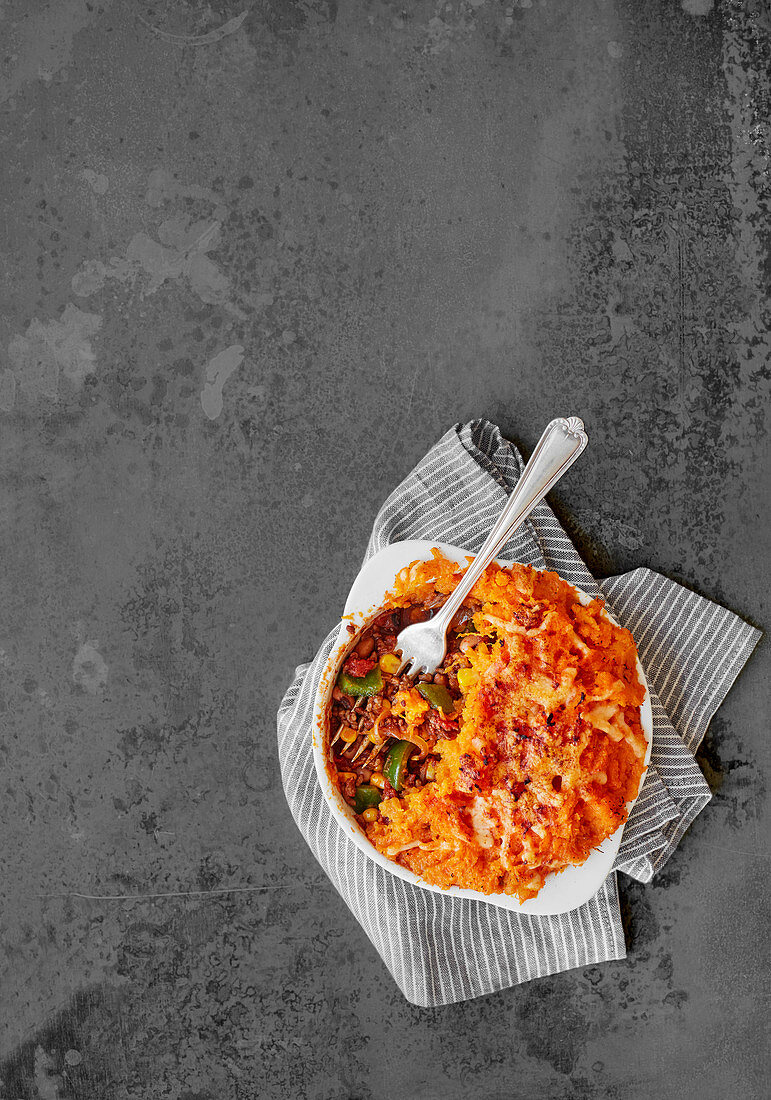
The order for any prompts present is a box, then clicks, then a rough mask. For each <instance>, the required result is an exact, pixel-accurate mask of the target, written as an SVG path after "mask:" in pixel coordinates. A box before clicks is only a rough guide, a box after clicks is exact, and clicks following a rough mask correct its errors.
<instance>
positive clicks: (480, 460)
mask: <svg viewBox="0 0 771 1100" xmlns="http://www.w3.org/2000/svg"><path fill="white" fill-rule="evenodd" d="M523 466H524V464H523V462H522V458H521V456H520V455H519V453H518V451H517V450H516V449H515V448H514V447H513V446H512V445H511V444H510V443H508V442H506V441H505V440H504V439H503V438H502V437H501V434H500V432H499V430H498V428H496V427H495V426H494V425H493V424H490V423H488V422H487V421H484V420H480V421H474V422H473V423H470V424H465V425H456V427H454V428H452V429H451V430H450V431H448V432H447V433H446V435H444V436H443V437H442V438H441V439H440V440H439V442H438V443H437V444H436V445H435V446H434V447H432V448H431V450H430V451H429V452H428V454H427V455H426V456H425V458H424V459H423V460H422V461H421V462H420V463H419V464H418V466H417V467H416V468H415V469H414V470H413V471H412V473H411V474H409V476H408V477H407V478H406V479H405V480H404V481H403V482H402V484H401V485H399V487H398V488H397V489H396V490H395V491H394V492H393V493H392V494H391V496H390V497H389V498H388V500H387V501H386V502H385V504H384V505H383V507H382V508H381V509H380V512H379V513H378V515H377V517H376V519H375V525H374V529H373V531H372V535H371V537H370V540H369V544H368V546H367V552H366V555H365V560H367V559H368V558H370V557H371V556H372V555H373V554H375V553H376V552H377V551H378V550H381V549H382V548H383V547H384V546H386V545H387V544H388V543H390V542H396V541H399V540H403V539H435V540H436V541H437V542H447V543H451V544H454V545H456V546H461V547H463V548H464V549H467V550H469V552H471V553H474V552H476V551H478V550H479V549H480V547H481V546H482V543H483V542H484V540H485V537H486V536H487V533H488V532H489V530H490V528H491V526H492V524H493V522H494V521H495V519H496V518H497V516H498V514H499V513H500V511H501V509H502V507H503V503H504V500H505V496H506V494H508V493H509V492H510V491H511V489H512V487H513V485H514V484H515V483H516V481H517V479H518V477H519V475H520V473H521V472H522V469H523ZM500 556H501V557H502V558H509V559H513V560H516V561H520V562H524V563H528V564H530V565H534V566H535V567H536V568H537V569H550V570H554V571H555V572H557V573H559V574H560V575H561V576H562V577H564V578H565V579H566V580H568V581H570V583H571V584H575V585H577V586H578V587H579V588H582V589H583V590H584V591H585V592H589V593H591V594H594V595H601V596H602V597H603V598H604V599H605V601H606V602H607V604H608V608H609V610H610V611H611V612H612V614H613V615H614V616H615V617H616V618H617V619H618V621H619V622H620V623H621V624H622V625H624V626H627V627H628V628H629V629H630V630H631V631H632V634H633V635H634V638H635V641H636V642H637V648H638V651H639V654H640V660H641V662H642V664H643V667H644V669H645V672H646V676H647V679H648V684H649V687H650V689H651V696H652V701H653V730H654V734H653V749H652V757H651V767H650V768H649V769H648V773H647V776H646V779H645V782H644V784H643V789H642V792H641V794H640V797H639V799H638V801H637V803H636V805H635V807H634V810H633V812H632V814H631V815H630V818H629V821H628V823H627V826H626V829H625V832H624V838H623V843H622V845H621V848H620V850H619V853H618V858H617V861H616V865H615V866H616V868H617V869H618V870H621V871H624V872H626V874H628V875H631V876H632V877H633V878H635V879H637V880H638V881H639V882H648V881H649V880H650V879H651V878H652V876H653V875H654V874H655V872H656V871H657V870H658V869H659V868H660V867H661V866H662V864H663V863H664V862H665V861H666V860H667V859H668V858H669V856H670V855H671V853H672V852H673V851H674V849H675V847H676V845H677V844H678V842H679V840H680V837H681V836H682V835H683V833H684V832H685V830H686V829H687V828H688V826H689V825H690V823H691V822H692V821H693V819H694V818H695V817H696V815H697V814H698V813H699V812H700V811H701V810H702V809H703V808H704V806H705V805H706V804H707V802H708V801H709V798H710V791H709V787H708V786H707V784H706V782H705V780H704V778H703V776H702V774H701V772H700V770H699V768H698V766H697V765H696V763H695V761H694V758H693V754H694V752H695V751H696V748H697V746H698V744H699V742H700V741H701V739H702V737H703V736H704V733H705V731H706V729H707V725H708V723H709V721H710V718H711V717H712V715H713V714H714V713H715V711H716V710H717V708H718V707H719V705H720V703H721V702H722V700H723V699H724V697H725V695H726V693H727V692H728V689H729V688H730V686H731V684H732V683H733V681H734V679H735V678H736V676H737V675H738V673H739V671H740V670H741V668H742V667H743V665H744V663H745V662H746V660H747V658H748V657H749V655H750V653H751V652H752V649H753V647H754V646H755V644H756V642H757V641H758V638H759V637H760V632H759V631H758V630H756V629H754V628H753V627H751V626H749V625H748V624H747V623H745V622H743V621H742V620H741V619H739V618H737V616H736V615H734V614H732V613H731V612H730V611H727V610H726V609H725V608H723V607H720V606H719V605H717V604H715V603H712V602H711V601H709V600H706V599H704V598H703V597H701V596H697V595H696V594H695V593H693V592H689V591H688V590H687V589H685V588H683V587H682V586H681V585H678V584H676V583H674V582H673V581H670V580H667V579H666V578H665V577H662V576H660V575H659V574H657V573H653V572H651V570H649V569H635V570H634V571H633V572H631V573H625V574H624V575H623V576H620V577H611V578H610V579H609V580H605V581H602V582H600V583H599V584H598V583H597V582H596V581H595V580H594V578H593V577H592V576H591V574H590V573H589V571H588V570H587V568H586V566H585V565H584V563H583V561H582V560H581V558H580V557H579V556H578V554H577V553H576V551H575V549H574V547H573V545H572V543H571V542H570V540H569V539H568V537H567V536H566V534H565V532H564V531H563V530H562V528H561V527H560V525H559V523H558V522H557V520H556V518H555V516H554V513H553V512H552V511H551V509H550V508H549V507H548V505H546V504H545V503H541V504H540V505H539V506H538V507H537V508H536V509H535V510H534V511H533V512H532V514H531V516H530V519H529V520H528V521H527V523H526V524H525V525H524V526H523V527H522V528H521V529H520V530H519V532H517V534H516V535H514V536H513V537H512V539H511V540H510V541H509V543H508V544H507V545H506V546H505V547H504V549H503V551H502V552H501V555H500ZM351 580H353V578H351ZM338 625H339V624H335V626H334V628H333V630H332V631H331V632H330V633H329V635H328V636H327V638H326V639H325V641H324V644H323V645H322V647H321V649H320V650H319V652H318V653H317V654H316V656H315V658H314V659H313V661H312V662H311V663H310V664H309V665H301V666H300V667H299V668H298V669H297V671H296V676H295V679H294V681H293V683H292V685H291V686H290V688H289V690H288V691H287V693H286V695H285V696H284V699H283V701H282V703H281V706H280V708H279V712H278V738H279V757H280V762H281V772H282V777H283V782H284V789H285V792H286V797H287V801H288V802H289V807H290V809H291V811H292V814H293V816H294V818H295V821H296V822H297V824H298V826H299V828H300V831H301V832H302V834H303V836H304V837H305V839H306V841H307V842H308V844H309V846H310V848H311V851H312V852H313V854H314V855H315V856H316V859H317V860H318V861H319V863H320V864H321V866H322V867H323V868H324V870H325V871H326V873H327V875H328V876H329V878H330V879H331V881H332V883H333V885H334V886H335V888H336V889H337V890H338V891H339V893H340V894H341V895H342V897H343V899H344V900H345V902H346V904H347V905H348V906H349V908H350V909H351V911H352V913H353V914H354V916H355V917H356V919H357V920H358V921H359V923H360V924H361V925H362V927H363V928H364V930H365V932H366V933H367V935H368V936H369V938H370V940H371V941H372V943H373V944H374V946H375V948H376V950H377V951H378V952H379V953H380V955H381V956H382V958H383V960H384V962H385V964H386V966H387V967H388V969H389V970H390V972H391V974H392V975H393V977H394V979H395V980H396V983H397V984H398V986H399V988H400V989H401V990H402V992H403V993H404V995H405V997H406V998H407V999H408V1000H409V1001H411V1002H413V1003H414V1004H417V1005H422V1006H426V1007H431V1006H435V1005H442V1004H451V1003H452V1002H455V1001H463V1000H468V999H470V998H472V997H478V996H481V995H482V994H485V993H492V992H494V991H495V990H499V989H505V988H507V987H508V986H512V985H516V984H518V983H519V982H525V981H529V980H530V979H531V978H538V977H542V976H544V975H546V974H554V973H556V972H557V971H560V970H569V969H571V968H573V967H579V966H588V965H592V964H594V963H598V962H605V961H607V960H610V959H619V958H623V957H624V955H625V953H626V951H625V944H624V933H623V929H622V925H621V916H620V909H619V898H618V887H617V882H616V874H615V871H614V873H612V874H611V875H610V876H609V877H608V878H607V879H606V880H605V883H604V884H603V886H602V887H601V888H600V890H599V892H598V893H597V894H596V895H595V896H594V897H593V898H592V899H591V900H590V901H588V902H587V903H586V904H585V905H583V906H581V908H580V909H576V910H574V911H573V912H571V913H565V914H563V915H560V916H551V917H536V916H524V915H520V914H518V913H514V912H511V911H509V910H504V909H499V908H497V907H496V906H493V905H490V904H488V903H486V902H478V901H467V900H465V899H460V898H454V897H450V896H443V895H442V894H437V893H433V892H430V891H428V890H423V889H420V888H419V887H416V886H412V885H410V884H409V883H406V882H403V881H402V880H401V879H398V878H396V877H394V876H393V875H391V874H389V873H388V872H387V871H384V870H383V869H382V868H381V867H378V866H377V865H376V864H374V863H372V862H371V861H370V860H368V859H367V858H366V856H364V855H363V854H362V853H361V852H360V851H359V849H358V848H357V847H356V846H355V845H354V844H353V843H352V842H351V841H350V840H349V839H348V838H347V837H346V835H345V833H344V832H343V831H342V830H341V829H340V827H339V826H338V825H337V823H336V821H335V820H334V818H333V817H332V815H331V813H330V812H329V810H328V809H327V806H326V803H325V801H324V799H323V797H322V794H321V789H320V787H319V785H318V782H317V779H316V773H315V770H314V766H313V756H312V752H311V717H312V712H313V702H314V697H315V694H316V691H317V688H318V685H319V680H320V676H321V672H322V669H323V667H324V664H325V662H326V660H327V657H328V656H329V653H330V652H331V649H332V645H333V642H334V639H335V637H336V634H337V630H338Z"/></svg>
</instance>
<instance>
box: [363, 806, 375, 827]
mask: <svg viewBox="0 0 771 1100" xmlns="http://www.w3.org/2000/svg"><path fill="white" fill-rule="evenodd" d="M361 816H362V817H363V818H364V820H365V821H366V822H367V823H368V824H370V825H371V824H372V822H373V821H377V819H378V816H379V815H378V811H377V808H376V807H375V806H370V807H369V809H368V810H365V811H364V813H363V814H362V815H361Z"/></svg>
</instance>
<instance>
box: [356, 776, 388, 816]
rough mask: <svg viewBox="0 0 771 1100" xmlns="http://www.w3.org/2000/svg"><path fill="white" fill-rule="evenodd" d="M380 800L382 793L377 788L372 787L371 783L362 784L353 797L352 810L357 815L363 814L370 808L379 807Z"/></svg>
mask: <svg viewBox="0 0 771 1100" xmlns="http://www.w3.org/2000/svg"><path fill="white" fill-rule="evenodd" d="M382 798H383V795H382V792H381V791H379V790H378V789H377V787H373V785H372V784H371V783H362V784H361V786H359V787H357V788H356V793H355V795H354V796H353V808H354V809H355V810H356V813H357V814H363V813H364V811H365V810H368V809H369V808H370V806H379V805H380V802H381V800H382Z"/></svg>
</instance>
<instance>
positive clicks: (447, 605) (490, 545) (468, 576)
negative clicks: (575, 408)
mask: <svg viewBox="0 0 771 1100" xmlns="http://www.w3.org/2000/svg"><path fill="white" fill-rule="evenodd" d="M588 442H589V438H588V436H587V434H586V432H585V431H584V424H583V421H582V420H580V419H579V418H578V417H577V416H570V417H568V418H567V419H565V418H564V417H558V418H557V419H556V420H552V421H551V422H550V423H549V424H547V425H546V429H545V431H544V433H543V435H542V436H541V438H540V439H539V440H538V443H537V444H536V448H535V450H534V451H533V453H532V455H531V456H530V461H529V462H528V464H527V465H526V466H525V468H524V470H523V471H522V476H521V477H520V479H519V481H518V482H517V484H516V485H515V486H514V489H513V490H512V492H511V495H510V497H509V499H508V500H507V501H506V506H505V508H504V509H503V511H502V512H501V514H500V516H499V517H498V519H497V520H496V521H495V524H494V525H493V529H492V530H491V532H490V534H489V535H488V536H487V539H486V540H485V544H484V546H483V547H482V549H481V550H480V551H479V553H478V554H477V556H476V558H475V559H474V561H473V562H472V563H471V565H470V566H469V567H468V569H467V570H466V572H465V573H464V575H463V578H462V580H461V582H460V584H459V585H458V587H457V588H456V589H455V591H454V592H452V593H451V594H450V595H449V597H448V598H447V600H445V602H444V604H443V605H442V607H441V609H440V610H439V611H438V612H437V614H436V615H435V616H434V620H433V622H434V624H435V625H436V626H439V627H441V628H442V629H444V630H446V629H447V627H448V626H449V625H450V620H451V619H452V617H453V615H454V614H455V612H456V611H457V610H458V608H459V607H460V605H461V604H462V603H463V600H464V599H465V598H466V596H467V595H468V593H469V592H470V591H471V589H472V588H473V586H474V584H475V583H476V582H477V580H478V579H479V577H480V575H481V574H482V573H483V572H484V571H485V569H486V568H487V566H488V565H489V564H490V562H491V561H492V560H493V559H494V558H495V557H496V555H497V553H498V551H499V550H500V549H501V547H502V546H503V545H504V543H506V542H507V541H508V539H509V538H510V537H511V535H513V534H514V532H515V531H516V530H517V528H518V527H519V526H520V525H521V524H522V523H524V521H525V520H526V519H527V517H528V516H529V515H530V513H531V512H532V510H533V508H535V506H536V504H538V503H539V502H540V501H542V500H543V498H544V497H545V496H546V494H547V493H548V492H549V490H550V489H551V488H552V487H553V486H554V485H556V483H557V482H558V481H559V479H560V478H561V477H562V475H563V474H564V473H565V472H566V471H567V470H568V469H570V467H571V466H572V465H573V463H574V462H575V460H576V459H577V458H578V456H579V455H580V454H581V452H582V451H583V449H584V447H586V444H587V443H588Z"/></svg>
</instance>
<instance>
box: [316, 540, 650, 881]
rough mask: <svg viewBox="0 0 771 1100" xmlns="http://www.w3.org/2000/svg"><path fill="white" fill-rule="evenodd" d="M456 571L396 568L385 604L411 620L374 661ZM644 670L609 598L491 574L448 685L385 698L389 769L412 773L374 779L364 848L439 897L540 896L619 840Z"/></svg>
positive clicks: (521, 574)
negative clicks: (557, 877)
mask: <svg viewBox="0 0 771 1100" xmlns="http://www.w3.org/2000/svg"><path fill="white" fill-rule="evenodd" d="M461 572H462V570H461V569H460V567H458V566H457V565H456V564H455V563H453V562H450V561H448V560H447V559H445V558H444V557H442V556H441V555H440V554H439V553H438V551H434V557H433V559H432V560H431V561H428V562H413V563H412V565H410V566H408V567H407V568H406V569H404V570H402V572H401V573H400V574H399V576H398V577H397V581H396V586H395V588H394V590H393V592H392V593H390V594H389V604H388V606H389V608H392V609H401V611H398V610H393V611H391V612H390V614H391V616H392V621H391V624H390V625H389V629H391V630H392V633H391V634H386V635H385V638H386V640H385V642H383V640H382V634H381V635H378V634H377V633H376V634H375V637H376V641H377V643H378V648H377V649H375V651H374V653H375V656H376V657H377V656H378V655H379V653H380V650H382V649H383V647H384V645H386V646H387V645H393V642H394V641H395V637H394V634H395V632H396V629H397V626H400V625H403V623H404V615H405V614H407V615H408V617H409V616H410V615H412V616H413V618H414V617H415V616H416V615H419V614H420V613H421V610H422V614H423V617H424V618H425V617H428V615H429V614H430V613H431V608H432V607H435V606H438V604H440V603H441V597H442V596H443V595H446V594H447V593H449V592H450V591H452V589H453V588H454V587H455V586H456V585H457V583H458V580H459V579H460V576H461ZM405 609H406V610H405ZM416 609H417V611H416ZM399 614H401V615H402V620H401V623H397V622H395V621H394V620H393V616H394V615H397V616H398V615H399ZM368 645H369V642H367V641H366V639H365V647H366V646H368ZM636 658H637V654H636V650H635V645H634V641H633V640H632V636H631V634H630V633H629V631H627V630H625V629H623V628H621V627H619V626H616V625H615V624H613V623H611V622H610V621H609V620H608V619H607V618H606V617H605V616H604V614H603V603H602V601H600V600H593V601H592V602H591V603H590V604H588V605H586V606H584V605H582V604H581V602H580V600H579V598H578V596H577V593H576V591H575V589H573V588H572V587H571V585H569V584H567V583H566V582H565V581H563V580H562V579H561V578H560V577H559V576H558V575H557V574H556V573H541V572H538V571H537V570H535V569H533V568H531V567H529V566H523V565H514V566H512V567H511V568H508V569H503V568H500V567H499V566H497V565H491V566H489V567H488V569H487V570H486V571H485V573H484V575H483V576H482V577H481V578H480V580H479V581H478V582H477V584H476V585H475V586H474V588H473V589H472V591H471V593H470V595H469V597H468V600H467V603H466V604H464V608H462V609H461V612H459V617H456V621H455V622H454V627H453V630H452V631H451V632H450V636H449V645H448V655H447V658H446V659H445V661H444V663H443V665H442V668H441V670H439V672H438V678H437V677H434V682H433V683H430V684H424V685H422V686H421V685H420V684H416V685H415V686H410V685H409V684H407V683H406V682H405V681H403V678H402V680H398V678H396V677H393V678H391V677H388V676H386V677H385V682H384V687H383V689H382V691H381V699H382V700H385V699H386V698H387V695H388V689H389V684H388V682H387V681H389V680H391V679H393V681H394V682H393V684H392V685H391V686H392V694H391V698H392V706H391V711H390V714H389V716H388V717H389V720H390V721H392V722H395V721H398V722H400V723H401V724H400V725H399V726H398V728H397V727H393V728H392V729H391V734H392V736H393V737H394V738H398V740H396V741H394V742H389V743H386V744H385V745H384V746H382V745H381V749H382V752H383V756H382V757H381V758H380V759H381V762H382V761H383V760H384V761H385V765H384V766H383V770H384V773H385V774H386V775H391V774H393V775H396V772H395V771H394V767H393V766H392V765H391V760H392V758H393V757H395V756H398V755H399V753H401V757H404V756H405V755H406V757H407V761H408V764H405V765H404V768H403V770H402V771H401V772H400V773H399V775H400V778H401V779H402V780H403V782H402V783H401V786H400V789H397V788H396V787H395V786H393V785H392V784H391V782H388V781H387V780H386V779H384V780H383V783H382V785H380V778H381V777H380V773H379V772H378V773H376V774H375V775H374V779H373V781H375V780H377V782H378V784H379V785H378V787H377V790H376V792H375V793H376V794H378V792H379V794H378V797H379V802H378V801H376V800H373V803H372V804H369V803H368V806H371V808H368V809H367V810H366V816H364V817H363V819H362V822H361V823H362V827H363V828H364V829H365V831H366V834H367V836H368V838H369V840H370V841H371V842H372V844H374V846H375V847H376V848H377V849H378V850H379V851H380V852H382V853H383V854H384V855H386V856H387V857H389V858H390V859H393V860H396V861H397V862H398V863H401V864H402V865H403V866H404V867H407V868H409V869H410V870H411V871H413V872H414V873H415V874H417V875H419V876H420V877H422V878H423V879H424V880H425V881H427V882H430V883H433V884H435V885H437V886H441V887H444V888H447V887H450V886H453V885H455V886H460V887H464V888H467V889H472V890H478V891H480V892H481V893H485V894H491V893H505V894H515V895H516V896H517V897H518V898H519V899H520V900H521V901H524V900H525V899H527V898H532V897H534V896H535V895H536V894H537V893H538V891H539V890H540V889H541V887H542V886H543V884H544V881H545V879H546V876H547V875H549V874H551V873H553V872H556V871H561V870H563V869H564V868H565V867H568V866H570V865H573V864H581V863H583V862H584V861H585V860H586V859H587V857H588V856H589V854H590V852H591V851H592V849H593V848H596V847H597V846H598V845H599V844H600V843H601V842H602V841H603V840H605V838H606V837H608V836H610V835H611V834H612V833H614V832H615V830H616V829H617V828H618V826H619V825H620V824H621V823H622V822H623V821H625V820H626V816H627V809H626V803H627V801H629V800H630V799H633V798H634V797H635V796H636V795H637V792H638V788H639V786H640V781H641V778H642V775H643V772H644V770H645V765H644V756H645V752H646V748H647V742H646V739H645V735H644V733H643V731H642V728H641V725H640V705H641V703H642V701H643V699H644V695H645V692H644V688H643V686H642V684H641V683H640V681H639V678H638V675H637V664H636ZM381 663H382V661H381ZM342 679H343V677H341V681H342ZM360 682H363V681H360ZM437 685H439V686H438V687H437ZM437 691H439V692H444V694H443V695H437ZM423 696H425V699H424V698H423ZM437 699H439V700H440V702H441V703H442V708H443V709H440V707H439V704H438V703H437ZM385 705H388V704H387V703H386V704H385ZM367 706H368V707H374V709H378V703H377V701H376V700H368V703H367ZM448 708H449V710H448ZM349 721H350V719H349ZM383 724H384V721H383V720H382V719H381V722H380V725H381V726H382V725H383ZM362 736H364V734H362ZM410 741H411V744H406V743H407V742H410ZM421 742H422V745H421V744H420V743H421ZM388 744H392V745H393V746H394V747H393V748H392V749H391V750H390V751H389V749H388ZM405 744H406V750H405V749H404V748H401V746H404V745H405ZM411 747H414V753H413V754H412V755H410V752H409V750H410V749H411ZM401 757H400V759H401ZM426 761H429V763H430V764H431V767H430V768H428V767H427V766H426ZM408 765H409V766H408ZM336 766H337V768H338V771H339V770H340V762H337V763H336ZM376 766H378V765H376ZM389 768H390V771H389ZM346 774H349V773H346ZM410 777H412V778H410ZM359 778H360V777H357V780H356V781H357V782H358V779H359ZM367 785H368V784H364V785H363V786H358V787H356V792H357V793H356V796H355V797H356V799H357V804H358V799H359V795H358V791H360V790H364V787H365V786H367ZM370 785H371V784H370ZM350 793H351V798H353V797H354V794H353V788H352V789H351V792H350Z"/></svg>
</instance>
